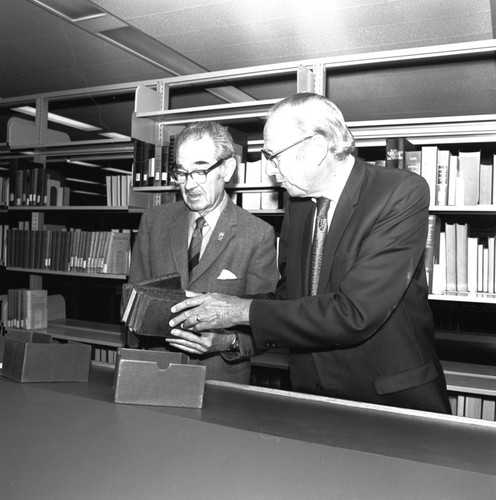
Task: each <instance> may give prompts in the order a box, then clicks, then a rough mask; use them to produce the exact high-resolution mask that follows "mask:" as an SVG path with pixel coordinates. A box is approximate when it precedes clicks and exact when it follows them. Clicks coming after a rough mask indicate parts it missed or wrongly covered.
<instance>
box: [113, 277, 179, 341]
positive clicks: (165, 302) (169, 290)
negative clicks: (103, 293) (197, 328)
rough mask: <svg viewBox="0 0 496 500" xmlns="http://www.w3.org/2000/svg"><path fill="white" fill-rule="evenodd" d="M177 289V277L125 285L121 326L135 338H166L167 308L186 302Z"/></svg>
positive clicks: (168, 313) (168, 329) (169, 317)
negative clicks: (123, 325) (126, 328)
mask: <svg viewBox="0 0 496 500" xmlns="http://www.w3.org/2000/svg"><path fill="white" fill-rule="evenodd" d="M180 286H181V276H180V275H179V274H178V273H172V274H167V275H164V276H159V277H156V278H151V279H147V280H141V281H137V282H134V283H126V284H125V285H124V286H123V297H124V303H125V304H126V305H125V307H124V312H123V314H122V322H123V323H124V324H125V325H126V326H127V327H128V329H129V330H130V331H131V332H132V333H134V334H136V335H137V336H138V337H139V336H146V337H159V338H162V339H163V338H167V337H169V336H170V331H171V328H170V326H169V321H170V319H171V318H172V317H173V316H174V315H173V314H172V312H171V308H172V306H174V305H175V304H177V303H178V302H181V301H182V300H184V299H185V298H186V293H185V291H184V290H182V289H181V288H180Z"/></svg>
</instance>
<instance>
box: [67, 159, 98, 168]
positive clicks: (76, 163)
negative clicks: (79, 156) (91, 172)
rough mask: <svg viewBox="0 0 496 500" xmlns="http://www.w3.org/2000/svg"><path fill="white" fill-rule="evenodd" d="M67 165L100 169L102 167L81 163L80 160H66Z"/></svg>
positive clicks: (85, 162)
mask: <svg viewBox="0 0 496 500" xmlns="http://www.w3.org/2000/svg"><path fill="white" fill-rule="evenodd" d="M66 161H67V163H70V164H71V165H79V166H81V167H96V168H100V165H97V164H96V163H89V162H87V161H80V160H71V159H70V158H69V159H68V160H66Z"/></svg>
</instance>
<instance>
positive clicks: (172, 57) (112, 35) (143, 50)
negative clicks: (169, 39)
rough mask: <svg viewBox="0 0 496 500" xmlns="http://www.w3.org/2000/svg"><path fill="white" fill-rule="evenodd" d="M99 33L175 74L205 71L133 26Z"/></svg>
mask: <svg viewBox="0 0 496 500" xmlns="http://www.w3.org/2000/svg"><path fill="white" fill-rule="evenodd" d="M98 34H99V35H100V36H101V37H102V38H107V39H108V40H110V41H111V42H113V43H115V44H117V45H119V46H121V47H122V48H123V49H126V50H129V51H130V52H133V53H135V54H136V55H138V56H140V57H141V58H143V59H146V60H147V61H149V62H151V63H153V64H155V65H157V66H160V67H161V68H163V69H165V70H167V71H170V72H171V73H174V74H175V75H188V74H191V73H197V72H198V71H205V69H204V68H202V67H201V66H199V65H198V64H196V63H195V62H193V61H192V60H190V59H188V58H187V57H185V56H183V55H181V54H180V53H179V52H176V51H175V50H174V49H171V48H170V47H168V46H167V45H164V44H163V43H161V42H159V41H158V40H156V39H155V38H152V37H151V36H149V35H147V34H146V33H143V32H142V31H139V30H137V29H135V28H133V27H131V26H126V27H125V28H116V29H112V30H107V31H101V32H100V33H98Z"/></svg>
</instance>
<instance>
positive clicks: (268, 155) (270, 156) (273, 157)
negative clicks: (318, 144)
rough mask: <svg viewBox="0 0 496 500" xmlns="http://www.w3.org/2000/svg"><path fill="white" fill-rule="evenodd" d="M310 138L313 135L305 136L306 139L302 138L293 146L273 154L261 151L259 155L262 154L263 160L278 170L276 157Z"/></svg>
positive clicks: (264, 150)
mask: <svg viewBox="0 0 496 500" xmlns="http://www.w3.org/2000/svg"><path fill="white" fill-rule="evenodd" d="M312 137H313V135H307V136H306V137H303V139H300V140H299V141H297V142H294V143H293V144H290V145H289V146H286V147H284V148H282V149H280V150H279V151H277V152H275V153H269V152H268V151H267V150H266V149H262V150H261V153H262V154H263V156H264V158H265V159H266V160H267V161H268V162H270V163H272V165H273V166H274V167H276V168H278V167H279V165H278V161H277V157H278V156H279V155H280V154H281V153H284V151H287V150H288V149H291V148H294V147H295V146H298V144H301V143H302V142H305V141H308V139H311V138H312Z"/></svg>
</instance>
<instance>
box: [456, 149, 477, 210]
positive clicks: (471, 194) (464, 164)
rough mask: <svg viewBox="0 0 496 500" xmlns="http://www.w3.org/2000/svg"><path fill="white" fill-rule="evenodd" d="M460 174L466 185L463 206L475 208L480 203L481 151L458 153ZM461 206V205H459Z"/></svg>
mask: <svg viewBox="0 0 496 500" xmlns="http://www.w3.org/2000/svg"><path fill="white" fill-rule="evenodd" d="M458 158H459V160H460V166H459V172H460V175H459V176H460V177H461V178H462V179H463V183H464V200H463V205H467V206H474V205H477V204H478V203H479V180H480V179H479V176H480V158H481V153H480V151H470V152H463V151H460V152H459V153H458ZM457 205H459V203H457Z"/></svg>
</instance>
